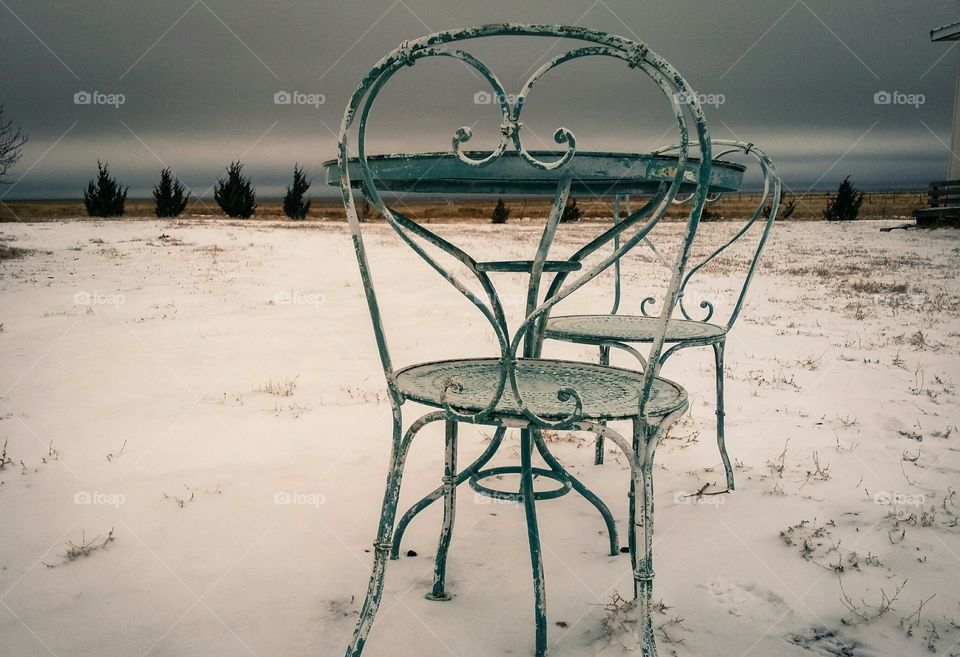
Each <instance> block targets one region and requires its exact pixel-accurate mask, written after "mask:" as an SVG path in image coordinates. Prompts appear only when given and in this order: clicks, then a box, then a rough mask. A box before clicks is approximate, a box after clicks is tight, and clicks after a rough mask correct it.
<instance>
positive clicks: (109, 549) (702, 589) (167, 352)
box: [0, 220, 960, 657]
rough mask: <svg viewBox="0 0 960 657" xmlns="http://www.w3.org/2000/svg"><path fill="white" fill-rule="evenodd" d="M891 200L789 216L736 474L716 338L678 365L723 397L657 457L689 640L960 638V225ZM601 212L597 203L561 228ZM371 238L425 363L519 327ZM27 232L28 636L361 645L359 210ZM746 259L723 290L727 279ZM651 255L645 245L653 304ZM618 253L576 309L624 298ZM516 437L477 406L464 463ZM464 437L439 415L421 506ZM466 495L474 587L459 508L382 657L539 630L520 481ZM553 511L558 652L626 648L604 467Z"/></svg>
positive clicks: (553, 650) (8, 573)
mask: <svg viewBox="0 0 960 657" xmlns="http://www.w3.org/2000/svg"><path fill="white" fill-rule="evenodd" d="M882 225H884V224H881V223H877V222H858V223H853V224H850V225H834V224H824V223H787V224H783V225H781V226H778V227H777V228H776V229H775V232H774V235H773V238H772V239H773V241H772V243H771V245H770V246H769V248H768V251H767V253H766V257H765V260H764V266H763V267H762V269H761V271H760V273H759V275H758V277H757V280H756V282H755V285H754V287H753V288H752V289H751V293H750V296H749V301H748V305H747V307H746V309H745V311H744V315H743V316H742V317H741V321H740V323H739V324H738V325H737V326H736V327H735V329H734V332H733V334H732V336H731V339H730V343H729V345H728V349H727V364H728V378H727V390H728V397H727V421H728V422H727V436H728V438H727V443H728V447H729V450H730V453H731V456H732V457H734V458H735V459H736V465H737V468H736V469H737V482H738V488H737V491H736V492H735V493H733V494H731V495H717V496H704V497H701V498H697V497H684V494H688V493H692V492H696V491H698V490H700V489H701V488H702V487H703V485H704V484H708V483H710V484H713V485H712V486H711V487H710V488H708V489H706V492H709V491H711V490H717V489H718V488H722V485H723V472H722V468H721V467H719V458H718V454H717V451H716V446H715V444H714V429H713V424H714V416H713V409H714V406H713V374H712V357H711V354H710V353H709V351H708V350H707V351H705V350H691V351H689V352H685V353H682V354H680V355H679V356H677V357H676V358H675V359H673V360H671V361H669V362H668V363H667V366H666V368H665V370H664V373H665V375H667V376H669V377H670V378H672V379H674V380H677V381H680V382H682V383H683V384H684V385H685V386H686V387H687V388H688V390H689V391H690V395H691V399H692V402H691V411H690V413H689V417H688V418H687V419H685V420H684V421H683V422H682V423H681V424H680V425H678V426H677V427H676V429H675V430H674V431H672V432H671V437H670V438H669V439H668V440H667V441H666V442H665V443H664V445H663V446H662V447H661V448H660V450H659V451H658V454H657V463H658V468H657V471H656V475H655V476H656V486H657V492H656V503H657V512H656V520H657V526H656V546H655V564H656V575H657V579H656V582H657V583H656V587H657V589H656V597H657V598H662V601H663V605H664V607H665V608H663V609H662V610H661V611H662V613H658V615H657V617H656V619H655V622H656V625H657V626H658V627H659V628H660V629H659V631H658V636H659V647H660V652H661V654H662V655H677V656H679V657H683V656H691V657H692V656H703V655H710V656H711V657H748V656H761V655H762V656H768V655H777V656H783V657H802V656H810V655H814V656H817V655H840V656H848V657H849V656H857V657H860V656H863V657H869V656H873V655H924V654H933V655H944V656H946V655H960V643H958V642H960V527H958V519H960V498H956V497H954V492H955V491H957V490H960V476H958V475H960V429H958V424H960V407H958V397H957V390H956V385H957V383H958V378H960V355H958V352H960V350H958V345H960V319H958V318H960V283H958V280H957V263H958V259H960V233H958V232H956V231H949V230H941V231H934V232H919V231H910V232H903V231H898V232H894V233H880V232H879V231H878V229H879V227H880V226H882ZM596 229H597V225H595V224H586V225H577V226H573V227H566V226H565V227H564V228H563V229H562V232H561V234H560V237H559V242H558V249H559V250H561V251H564V250H566V251H569V249H570V247H571V246H572V245H573V244H574V243H575V242H576V241H577V240H578V239H582V236H581V234H582V232H583V231H595V230H596ZM438 230H439V231H440V232H442V233H443V234H445V235H449V236H456V237H458V238H459V239H460V241H461V243H463V244H466V245H468V246H469V248H470V249H471V250H472V251H476V252H477V253H487V254H488V256H489V257H491V259H494V258H495V259H501V258H506V257H512V256H519V255H521V254H527V255H529V254H530V253H531V251H532V248H533V246H532V244H533V243H532V240H533V239H535V234H536V228H535V227H534V226H533V225H532V224H531V225H518V224H511V225H509V226H507V227H492V226H476V225H473V226H464V225H456V224H448V225H441V226H439V227H438ZM669 230H673V228H671V229H669ZM732 230H733V226H732V225H729V224H705V225H704V226H703V227H702V229H701V238H700V239H702V240H704V241H705V242H709V243H714V242H716V241H718V240H719V239H721V237H722V236H723V235H729V234H730V232H731V231H732ZM367 234H368V237H369V239H368V245H369V247H370V250H371V258H372V260H373V264H374V269H375V273H376V275H377V278H378V281H379V284H380V293H381V300H382V302H383V305H384V310H385V314H386V322H387V328H388V330H390V331H391V333H392V334H393V335H394V337H398V338H399V339H398V340H394V342H393V344H392V348H393V355H394V360H395V361H396V363H397V364H398V365H403V364H407V363H411V362H415V361H418V360H424V359H438V358H444V357H451V356H463V355H477V354H484V353H486V354H490V353H491V352H492V350H493V349H494V346H493V344H492V343H491V341H490V337H489V335H487V334H486V333H485V332H484V329H483V325H482V318H481V317H480V316H479V314H478V313H476V312H475V311H474V310H472V309H471V308H470V307H468V306H467V305H466V304H465V303H464V302H463V300H462V298H460V297H459V296H458V295H457V294H456V293H455V292H454V291H453V290H452V289H448V286H444V284H443V283H442V281H440V280H439V278H437V277H436V275H435V274H434V273H433V272H431V271H429V270H427V269H426V267H424V266H423V265H422V264H421V263H419V262H418V261H417V260H416V259H415V256H413V255H412V253H410V252H409V250H406V249H404V248H403V247H401V246H400V245H399V244H398V243H397V241H396V239H394V238H393V237H392V236H391V234H390V233H389V232H388V230H387V229H386V228H385V227H384V226H382V225H370V226H368V229H367ZM578 236H579V237H578ZM0 240H3V241H2V242H0V244H3V245H4V246H7V247H9V246H17V247H21V248H26V249H32V250H33V251H32V252H31V253H28V254H26V255H24V256H23V257H21V258H17V259H11V260H4V261H3V262H2V264H0V324H2V331H0V362H2V368H0V443H2V442H3V441H6V458H7V459H8V460H7V461H6V462H5V465H4V466H3V468H2V470H0V481H2V484H0V518H2V525H0V655H2V656H3V657H30V656H33V655H54V656H56V657H81V656H88V655H89V656H91V657H92V656H96V657H107V656H112V655H117V656H123V657H140V656H147V655H151V656H171V657H172V656H177V657H180V656H185V655H204V656H205V657H206V656H210V657H218V656H221V655H222V656H226V655H252V656H255V657H272V656H277V657H291V656H298V655H302V656H307V655H310V656H317V655H322V656H328V655H334V656H338V655H340V654H342V651H343V649H344V647H345V646H346V644H347V642H348V640H349V637H350V634H351V632H352V630H353V624H354V620H355V618H356V613H357V609H358V607H359V604H360V602H361V596H362V593H363V591H364V590H365V587H366V583H367V577H368V573H369V566H370V562H371V554H370V553H369V552H368V550H369V548H370V545H371V542H372V540H373V538H374V533H375V529H376V523H377V519H378V513H379V505H380V500H381V493H382V486H383V482H384V476H385V467H386V460H387V457H388V448H389V444H388V441H389V422H390V413H389V408H388V406H387V405H386V404H385V402H384V383H383V379H382V372H381V370H380V367H379V362H378V360H377V356H376V351H375V346H374V340H373V335H372V330H371V328H370V323H369V318H368V315H367V312H366V305H365V303H364V300H363V298H362V294H361V288H360V285H359V276H358V274H357V268H356V262H355V260H354V256H353V251H352V247H351V244H350V240H349V238H348V237H347V233H346V227H345V226H344V225H343V224H311V225H309V226H306V227H292V226H291V224H289V223H283V224H278V223H270V222H257V221H251V222H244V223H239V224H229V223H225V222H206V223H202V222H197V223H177V222H168V221H155V220H144V221H122V222H102V223H100V222H90V221H77V222H67V223H37V224H4V225H2V226H0ZM650 267H652V265H650ZM649 271H650V272H652V271H653V269H652V268H651V269H649ZM731 271H733V269H732V265H731V263H728V262H726V261H725V262H724V263H721V267H720V269H719V271H717V272H715V273H713V274H711V275H710V276H708V277H707V278H706V279H705V280H704V282H702V283H701V284H700V287H701V289H703V290H706V291H708V292H710V293H711V294H712V295H714V296H719V297H721V298H729V296H730V293H731V291H732V290H733V287H732V285H733V282H734V280H735V279H734V278H732V277H731V275H730V274H729V272H731ZM647 272H648V269H647V265H646V264H645V265H642V266H641V265H639V264H631V265H628V267H627V271H626V274H627V277H628V278H629V279H630V284H631V288H630V289H631V296H630V297H628V301H629V303H631V304H634V305H635V304H636V303H637V301H638V300H639V299H640V298H641V297H642V296H645V292H647V290H646V289H641V284H642V283H643V281H644V280H645V278H646V273H647ZM499 276H501V277H503V283H504V285H506V286H511V285H512V286H513V290H514V291H515V292H516V293H517V294H516V295H515V296H513V297H512V298H513V300H514V301H515V302H519V299H521V297H520V281H519V279H518V278H516V277H512V278H511V277H510V276H509V275H503V274H501V275H499ZM597 283H598V284H597V285H596V286H595V287H593V288H591V289H592V292H590V293H586V294H582V295H579V296H575V297H574V298H572V299H571V300H570V302H569V303H568V304H566V306H565V310H566V311H568V312H572V311H575V310H605V309H607V308H608V307H609V305H610V301H611V299H612V292H611V287H610V284H609V283H610V278H609V277H608V276H607V277H604V278H602V279H601V280H599V281H598V282H597ZM548 353H549V354H553V355H564V356H566V357H580V358H584V359H593V358H594V357H595V353H593V351H592V350H590V349H586V348H579V347H575V346H570V345H550V346H549V347H548ZM621 357H622V356H621ZM618 358H619V357H618ZM618 362H619V361H618ZM622 364H624V365H628V364H629V361H626V360H624V361H623V362H622ZM408 407H409V408H411V411H413V412H409V413H408V417H409V418H411V419H412V418H413V417H415V416H416V414H417V413H416V411H417V409H416V407H415V405H413V404H410V405H408ZM405 408H407V407H405ZM489 434H490V431H489V429H485V428H482V427H481V428H477V427H464V428H463V429H462V431H461V443H460V453H461V457H460V458H461V462H462V463H466V462H468V460H469V459H470V458H471V457H472V456H474V455H476V454H477V453H479V452H480V451H481V450H482V449H483V446H484V444H485V443H484V437H485V436H489ZM553 439H554V442H553V447H554V449H555V451H556V453H557V454H558V456H559V457H560V458H561V460H562V461H563V462H564V463H565V464H566V465H567V466H568V467H569V468H571V470H572V471H574V472H575V473H576V474H577V475H578V476H580V477H581V478H582V479H583V480H584V481H585V482H586V483H587V484H588V485H589V486H591V487H592V488H593V489H594V490H595V491H597V492H598V493H599V494H600V495H601V496H602V497H603V498H604V499H605V500H607V502H608V503H609V504H610V505H611V508H612V509H613V510H614V511H615V513H616V515H617V518H618V520H619V521H620V524H621V527H622V525H623V524H624V521H625V518H626V490H627V481H628V478H627V472H626V470H625V467H624V465H623V462H622V459H618V458H617V457H616V456H615V455H613V454H612V453H611V455H610V457H609V458H608V461H607V464H606V465H604V466H599V467H598V466H594V465H592V446H591V440H590V436H587V435H568V434H566V433H561V434H560V435H559V436H555V437H554V438H553ZM509 440H510V441H515V440H516V437H515V436H511V437H510V438H509ZM511 454H513V455H515V451H514V450H512V449H510V444H508V446H507V449H505V450H504V451H503V453H502V456H501V459H500V460H501V461H502V462H507V461H508V460H509V458H510V457H511ZM441 462H442V429H441V428H439V427H437V426H432V427H429V428H427V429H426V430H425V431H424V432H423V434H422V435H421V436H420V437H419V438H418V439H417V442H416V443H415V444H414V447H413V451H412V453H411V458H410V460H409V462H408V469H407V476H406V478H405V481H404V493H403V496H402V506H403V507H404V508H405V506H406V505H407V504H409V502H411V501H413V500H414V499H417V498H418V497H419V496H420V495H422V494H423V493H424V492H426V491H427V490H430V489H432V488H433V487H434V486H435V485H437V483H438V482H439V477H440V475H441ZM506 483H507V485H508V484H509V482H506ZM461 491H463V492H462V493H461V495H460V499H459V507H458V515H457V525H456V528H455V537H454V543H453V546H452V548H451V552H450V562H449V569H448V572H449V588H450V591H451V593H452V594H453V595H454V600H453V601H452V602H450V603H446V604H439V603H432V602H428V601H426V600H425V599H424V598H423V593H425V592H426V591H427V590H428V588H429V584H430V581H431V577H432V558H433V556H434V552H435V549H436V537H437V532H438V530H439V509H437V508H433V509H430V510H429V511H428V512H426V513H424V514H422V516H421V517H419V518H418V519H417V520H416V521H415V522H414V523H413V524H412V525H411V527H410V530H409V532H408V533H407V536H406V538H405V542H404V546H403V549H404V551H406V550H407V549H411V550H414V551H415V552H416V556H412V557H403V558H401V559H400V560H399V561H396V562H390V564H389V567H388V570H387V592H386V593H385V597H384V603H383V606H382V609H381V613H380V615H379V617H378V618H377V621H376V623H375V625H374V628H373V632H372V634H371V637H370V641H369V643H368V646H367V650H366V652H365V653H364V654H365V655H369V656H370V657H376V656H378V655H379V656H385V655H390V656H396V657H413V656H417V657H433V656H441V655H443V656H450V655H455V656H460V657H483V656H486V655H491V656H492V655H521V656H522V655H528V654H532V646H533V618H532V612H533V600H532V592H531V588H530V580H529V560H528V559H529V557H528V553H527V547H526V539H525V535H524V530H523V514H522V511H521V510H520V509H519V508H518V507H516V506H515V505H513V504H504V503H495V502H491V501H490V500H489V499H486V498H477V497H475V496H474V495H473V493H472V492H471V491H470V489H468V488H462V489H461ZM538 508H539V513H540V526H541V532H542V536H543V543H544V549H545V569H546V576H547V592H548V613H549V618H550V622H551V626H550V643H551V647H550V655H551V656H555V657H562V656H572V655H598V654H599V655H604V656H605V657H609V656H610V655H619V654H624V653H626V649H625V648H623V647H622V646H627V647H629V646H630V645H631V640H630V635H631V621H630V618H631V617H630V614H629V613H628V612H625V611H624V610H622V609H618V608H617V605H616V604H615V603H614V602H612V601H613V600H614V593H615V592H619V593H620V594H621V595H623V596H624V597H629V592H630V590H631V580H630V571H629V563H628V558H627V557H626V555H621V556H619V557H610V556H607V555H606V553H605V549H604V547H605V540H604V536H603V533H602V530H603V525H602V523H601V522H600V519H599V518H598V516H597V515H596V513H595V511H594V510H593V508H592V507H591V506H589V505H588V504H587V503H585V502H584V501H583V500H582V499H580V498H578V497H577V496H576V495H570V496H567V497H564V498H561V499H558V500H552V501H545V502H542V503H541V504H540V505H539V507H538ZM111 530H112V532H113V533H112V536H111V535H110V534H108V533H109V532H110V531H111ZM108 537H112V540H109V541H107V542H105V541H106V540H107V538H108ZM84 546H86V547H84ZM841 587H842V588H841ZM897 592H899V593H897ZM844 596H846V598H847V600H846V604H845V601H844ZM894 598H895V599H894ZM890 599H894V600H893V602H892V604H889V600H890ZM885 600H886V601H887V602H886V603H885ZM848 606H852V607H853V608H852V609H850V608H848ZM626 654H628V653H626Z"/></svg>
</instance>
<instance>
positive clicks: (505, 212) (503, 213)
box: [491, 198, 510, 224]
mask: <svg viewBox="0 0 960 657" xmlns="http://www.w3.org/2000/svg"><path fill="white" fill-rule="evenodd" d="M509 218H510V208H508V207H507V206H506V205H504V203H503V199H502V198H500V199H497V207H495V208H494V209H493V216H492V217H491V220H492V221H493V223H495V224H505V223H507V219H509Z"/></svg>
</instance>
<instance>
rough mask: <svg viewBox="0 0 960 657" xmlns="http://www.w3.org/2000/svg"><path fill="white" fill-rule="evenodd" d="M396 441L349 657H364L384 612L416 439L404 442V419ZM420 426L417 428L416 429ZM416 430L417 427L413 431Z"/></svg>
mask: <svg viewBox="0 0 960 657" xmlns="http://www.w3.org/2000/svg"><path fill="white" fill-rule="evenodd" d="M394 422H395V425H394V440H393V448H392V450H391V452H390V466H389V470H388V473H387V485H386V489H385V490H384V492H383V507H382V509H381V511H380V525H379V527H378V528H377V538H376V541H374V544H373V569H372V571H371V573H370V584H369V585H368V586H367V595H366V597H365V598H364V600H363V607H362V608H361V609H360V617H359V618H358V619H357V625H356V628H355V629H354V631H353V639H352V640H351V641H350V645H349V646H347V652H346V657H360V653H362V652H363V646H364V645H365V644H366V642H367V635H368V634H369V633H370V628H371V626H372V625H373V619H374V617H375V616H376V615H377V610H378V609H379V608H380V598H381V596H382V594H383V581H384V574H385V571H386V567H387V556H388V553H389V551H390V546H391V544H392V541H391V534H392V533H393V521H394V518H395V517H396V513H397V503H398V501H399V498H400V482H401V479H402V477H403V464H404V461H405V459H406V453H407V448H408V447H409V444H410V440H409V439H411V438H412V435H410V434H408V435H407V436H405V437H404V440H403V441H402V442H401V440H400V415H399V412H397V413H396V416H395V418H394ZM415 426H416V425H415ZM411 429H413V427H411Z"/></svg>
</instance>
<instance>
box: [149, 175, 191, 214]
mask: <svg viewBox="0 0 960 657" xmlns="http://www.w3.org/2000/svg"><path fill="white" fill-rule="evenodd" d="M184 191H185V190H184V187H183V184H181V182H180V181H179V180H177V179H176V178H174V177H173V174H172V173H170V169H164V170H163V171H161V172H160V182H159V183H158V184H157V186H156V187H154V188H153V207H154V212H155V213H156V215H157V216H158V217H179V216H180V213H181V212H183V210H184V208H186V207H187V201H188V200H189V198H190V195H189V194H185V193H184Z"/></svg>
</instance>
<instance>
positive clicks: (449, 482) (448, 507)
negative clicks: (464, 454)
mask: <svg viewBox="0 0 960 657" xmlns="http://www.w3.org/2000/svg"><path fill="white" fill-rule="evenodd" d="M457 426H458V425H457V423H456V422H455V421H453V420H447V426H446V450H445V459H444V466H443V526H442V527H441V528H440V540H439V543H438V545H437V562H436V565H435V567H434V571H433V590H432V591H431V592H430V593H428V594H427V596H426V597H427V600H438V601H446V600H449V599H450V595H449V594H448V593H447V592H446V588H445V584H446V578H447V551H448V550H449V549H450V538H451V536H452V535H453V519H454V516H455V515H456V510H457V482H456V480H457Z"/></svg>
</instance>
